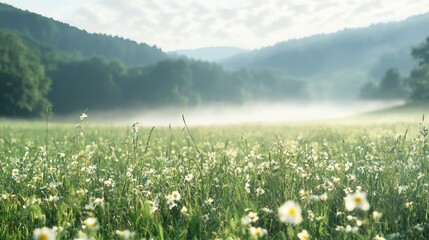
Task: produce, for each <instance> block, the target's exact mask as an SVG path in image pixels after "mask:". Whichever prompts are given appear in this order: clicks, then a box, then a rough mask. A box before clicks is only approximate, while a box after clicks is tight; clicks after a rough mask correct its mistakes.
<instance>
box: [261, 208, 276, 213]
mask: <svg viewBox="0 0 429 240" xmlns="http://www.w3.org/2000/svg"><path fill="white" fill-rule="evenodd" d="M261 211H263V212H264V213H272V212H273V210H271V209H269V208H267V207H264V208H261Z"/></svg>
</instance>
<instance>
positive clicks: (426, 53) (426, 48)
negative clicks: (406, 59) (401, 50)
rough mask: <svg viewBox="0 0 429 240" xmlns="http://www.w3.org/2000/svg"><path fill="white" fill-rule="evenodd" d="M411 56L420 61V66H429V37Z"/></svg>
mask: <svg viewBox="0 0 429 240" xmlns="http://www.w3.org/2000/svg"><path fill="white" fill-rule="evenodd" d="M411 55H412V56H413V57H414V58H415V59H416V60H418V61H419V65H420V66H424V65H427V64H429V37H427V38H426V42H423V43H421V44H420V45H419V46H418V47H415V48H414V49H413V50H412V51H411Z"/></svg>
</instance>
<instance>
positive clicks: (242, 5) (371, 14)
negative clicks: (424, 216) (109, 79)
mask: <svg viewBox="0 0 429 240" xmlns="http://www.w3.org/2000/svg"><path fill="white" fill-rule="evenodd" d="M0 1H2V2H4V3H7V4H10V5H13V6H15V7H18V8H21V9H25V10H29V11H32V12H36V13H39V14H41V15H44V16H47V17H51V18H53V19H55V20H58V21H61V22H65V23H68V24H70V25H72V26H76V27H78V28H81V29H85V30H86V31H88V32H95V33H105V34H109V35H113V36H121V37H124V38H129V39H132V40H135V41H137V42H141V43H147V44H149V45H151V46H152V45H156V46H157V47H159V48H161V49H162V50H164V51H174V50H179V49H194V48H201V47H210V46H233V47H239V48H243V49H249V50H250V49H258V48H261V47H266V46H271V45H274V44H275V43H278V42H281V41H286V40H288V39H296V38H302V37H306V36H311V35H314V34H319V33H331V32H336V31H339V30H342V29H344V28H356V27H365V26H369V25H371V24H374V23H381V22H389V21H399V20H403V19H405V18H407V17H409V16H412V15H417V14H422V13H426V12H429V1H427V0H61V1H59V0H0Z"/></svg>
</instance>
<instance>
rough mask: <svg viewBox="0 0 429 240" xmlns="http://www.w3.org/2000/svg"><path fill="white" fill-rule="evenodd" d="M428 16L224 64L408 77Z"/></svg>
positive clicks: (290, 44)
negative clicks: (395, 70)
mask: <svg viewBox="0 0 429 240" xmlns="http://www.w3.org/2000/svg"><path fill="white" fill-rule="evenodd" d="M427 26H429V13H427V14H423V15H418V16H413V17H410V18H408V19H406V20H404V21H399V22H390V23H383V24H375V25H372V26H370V27H366V28H357V29H346V30H343V31H340V32H337V33H332V34H320V35H315V36H311V37H306V38H302V39H295V40H290V41H285V42H280V43H277V44H275V45H274V46H270V47H265V48H262V49H259V50H255V51H252V52H247V53H243V54H240V55H237V56H234V57H232V58H229V59H226V60H225V61H223V64H222V65H223V66H224V67H226V68H228V69H239V68H242V67H266V68H275V69H281V70H283V71H286V72H287V73H288V74H289V75H291V76H294V77H304V78H307V77H316V76H326V75H329V74H332V73H335V72H337V73H338V72H339V71H345V70H362V71H364V72H368V73H369V74H370V76H372V77H376V78H380V77H381V76H382V75H383V74H384V73H385V71H386V70H387V68H391V67H396V68H398V69H399V70H400V71H401V72H403V73H407V72H409V70H410V69H411V68H412V66H413V64H414V62H413V60H412V58H411V55H410V52H411V48H412V47H413V46H416V45H417V44H419V43H420V42H421V41H422V39H425V38H426V37H427V36H428V35H429V28H428V27H427Z"/></svg>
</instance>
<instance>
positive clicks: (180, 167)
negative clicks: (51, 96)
mask: <svg viewBox="0 0 429 240" xmlns="http://www.w3.org/2000/svg"><path fill="white" fill-rule="evenodd" d="M367 118H369V119H371V118H370V117H368V116H367ZM76 119H77V120H76V124H59V123H44V122H37V123H30V122H16V121H15V122H12V121H10V120H2V121H0V137H1V138H0V159H1V161H0V167H1V172H0V183H1V185H0V194H1V201H0V239H30V238H32V237H34V238H35V239H252V238H253V239H258V238H259V239H309V238H311V239H428V238H429V208H428V205H429V185H428V184H429V181H428V179H429V173H428V170H429V159H428V156H429V147H428V129H427V127H426V126H427V123H426V122H425V121H421V116H419V117H417V118H411V119H412V120H407V121H399V120H398V121H396V120H394V119H390V121H389V122H378V123H377V122H375V121H368V122H367V123H362V122H361V121H360V120H356V119H355V120H349V121H343V122H335V123H332V122H331V123H330V122H320V123H301V124H289V125H280V124H279V125H269V126H268V125H240V126H222V127H220V126H218V127H213V126H212V127H201V126H200V127H196V126H188V127H189V128H187V127H186V126H185V124H184V125H183V127H178V128H177V127H176V128H168V127H165V128H161V127H156V128H154V129H152V128H147V127H141V126H139V125H132V124H133V123H130V124H129V126H107V125H96V124H91V121H90V120H91V118H90V117H89V118H88V119H85V117H84V116H82V118H81V119H80V120H79V117H76ZM375 119H379V118H377V117H374V116H373V119H372V120H375ZM415 119H417V120H415Z"/></svg>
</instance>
